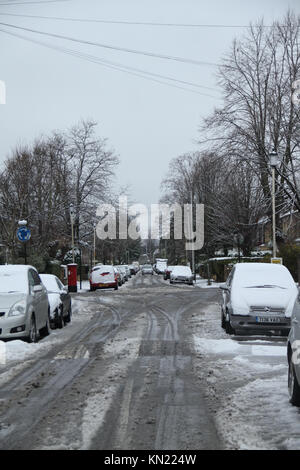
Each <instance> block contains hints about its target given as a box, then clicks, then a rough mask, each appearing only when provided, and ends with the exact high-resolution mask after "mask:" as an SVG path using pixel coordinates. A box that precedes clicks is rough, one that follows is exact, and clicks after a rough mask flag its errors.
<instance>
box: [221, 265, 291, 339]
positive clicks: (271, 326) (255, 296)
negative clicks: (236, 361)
mask: <svg viewBox="0 0 300 470" xmlns="http://www.w3.org/2000/svg"><path fill="white" fill-rule="evenodd" d="M220 287H221V289H222V291H223V299H222V304H221V325H222V327H223V328H224V329H225V330H226V332H227V333H228V334H236V333H238V332H247V333H254V334H255V333H256V334H257V333H262V332H266V333H270V332H274V333H278V334H281V335H282V336H287V335H288V333H289V330H290V326H291V314H292V310H293V306H294V303H295V299H296V297H297V292H298V290H297V287H296V284H295V282H294V280H293V278H292V276H291V274H290V272H289V271H288V269H287V268H286V267H285V266H282V265H277V264H271V263H238V264H236V265H235V266H234V268H233V269H232V271H231V273H230V275H229V277H228V279H227V282H226V284H223V285H221V286H220Z"/></svg>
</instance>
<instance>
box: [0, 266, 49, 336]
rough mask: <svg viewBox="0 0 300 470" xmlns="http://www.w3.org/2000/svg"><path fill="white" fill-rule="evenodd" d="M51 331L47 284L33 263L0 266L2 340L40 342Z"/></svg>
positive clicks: (0, 333) (0, 324)
mask: <svg viewBox="0 0 300 470" xmlns="http://www.w3.org/2000/svg"><path fill="white" fill-rule="evenodd" d="M49 332H50V324H49V305H48V295H47V291H46V288H45V287H44V286H43V284H42V282H41V279H40V277H39V275H38V272H37V270H36V269H35V268H34V267H33V266H27V265H26V266H23V265H6V266H0V340H2V339H17V338H18V339H27V340H28V341H29V342H36V341H37V339H38V337H39V335H41V336H46V335H47V334H49Z"/></svg>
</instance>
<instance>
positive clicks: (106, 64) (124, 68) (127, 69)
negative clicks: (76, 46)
mask: <svg viewBox="0 0 300 470" xmlns="http://www.w3.org/2000/svg"><path fill="white" fill-rule="evenodd" d="M0 31H1V32H3V33H6V34H9V35H11V36H14V37H17V38H20V39H23V40H26V41H29V42H33V43H35V44H38V45H41V46H44V47H48V48H50V49H54V50H57V51H59V52H63V53H65V54H68V55H71V56H75V57H77V58H80V59H83V60H87V61H89V62H92V63H96V64H98V65H102V66H104V67H108V68H110V69H114V70H119V71H121V72H125V73H128V74H130V75H135V76H137V77H140V78H144V79H148V80H151V81H154V82H157V83H161V84H163V85H168V86H173V87H175V88H179V89H183V90H185V91H189V92H193V93H197V94H200V95H202V96H208V97H210V98H218V97H217V96H213V95H209V94H205V93H200V92H199V91H197V90H194V89H192V88H187V87H183V86H178V85H174V84H173V83H167V82H163V81H161V80H158V78H160V79H164V80H168V81H172V82H176V83H179V84H181V85H187V86H191V87H196V88H205V89H210V90H213V88H210V87H205V86H203V85H199V84H197V83H193V82H188V81H184V80H178V79H175V78H173V77H168V76H165V75H161V74H156V73H153V72H148V71H146V70H142V69H138V68H135V67H129V66H126V65H124V64H120V63H117V62H112V61H108V60H105V59H102V58H99V57H96V56H93V55H90V54H86V53H83V52H80V51H76V50H72V49H66V48H62V47H60V46H55V45H52V44H49V43H45V42H43V41H39V40H36V39H32V38H28V37H26V36H24V35H21V34H18V33H13V32H11V31H7V30H5V29H2V28H0ZM152 77H154V78H152Z"/></svg>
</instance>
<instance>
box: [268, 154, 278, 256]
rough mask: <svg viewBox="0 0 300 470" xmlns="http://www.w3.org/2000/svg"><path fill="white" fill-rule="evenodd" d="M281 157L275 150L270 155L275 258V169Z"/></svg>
mask: <svg viewBox="0 0 300 470" xmlns="http://www.w3.org/2000/svg"><path fill="white" fill-rule="evenodd" d="M279 162H280V161H279V157H278V154H277V152H276V150H275V149H273V150H272V152H271V153H270V166H271V169H272V232H273V258H276V255H277V246H276V207H275V205H276V204H275V169H276V167H277V166H278V165H279Z"/></svg>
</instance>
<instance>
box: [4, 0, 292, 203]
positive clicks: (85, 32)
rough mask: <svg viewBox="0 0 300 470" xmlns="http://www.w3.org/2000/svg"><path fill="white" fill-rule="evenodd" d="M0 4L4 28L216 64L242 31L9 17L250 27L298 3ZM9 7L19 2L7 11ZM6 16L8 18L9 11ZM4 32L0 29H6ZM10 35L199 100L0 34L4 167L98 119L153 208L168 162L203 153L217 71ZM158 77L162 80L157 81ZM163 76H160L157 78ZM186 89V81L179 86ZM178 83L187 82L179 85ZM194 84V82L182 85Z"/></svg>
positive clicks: (123, 173) (137, 192)
mask: <svg viewBox="0 0 300 470" xmlns="http://www.w3.org/2000/svg"><path fill="white" fill-rule="evenodd" d="M25 1H28V2H29V0H10V1H9V0H0V22H3V23H9V24H14V25H18V26H22V27H26V28H31V29H36V30H42V31H46V32H51V33H55V34H60V35H68V36H72V37H76V38H79V39H84V40H88V41H94V42H95V41H96V42H99V43H106V44H111V45H114V46H118V47H124V48H128V49H136V50H137V49H138V50H144V51H149V52H150V51H151V52H154V53H156V54H163V55H169V56H177V57H184V58H188V59H193V60H196V61H203V62H211V63H219V62H220V60H221V58H222V56H223V54H224V53H226V51H228V49H229V47H230V44H231V42H232V40H233V39H234V37H236V36H239V35H241V34H243V28H196V27H193V28H184V27H167V26H145V25H124V24H105V23H91V22H89V23H85V22H67V21H59V20H53V19H51V20H49V19H36V18H25V17H17V16H8V15H5V14H7V13H11V14H22V15H41V16H56V17H69V18H90V19H102V20H115V21H133V22H162V23H189V24H191V23H192V24H193V23H199V24H223V25H247V24H249V22H250V21H252V22H255V21H256V20H257V19H259V18H260V17H264V19H265V23H266V24H270V23H271V22H272V20H274V19H280V18H281V17H283V16H284V14H285V12H286V11H287V9H288V8H291V9H292V10H294V11H295V12H296V13H300V1H299V0H251V1H250V0H225V1H224V0H206V1H203V0H84V1H83V0H66V1H58V2H50V1H49V2H46V0H44V1H43V0H40V1H38V0H36V3H34V2H33V0H32V1H31V3H30V2H29V3H28V4H25ZM9 3H19V4H15V5H12V4H10V5H7V4H9ZM4 13H5V14H4ZM0 28H1V26H0ZM5 29H7V30H10V31H14V32H16V33H18V34H23V35H24V36H26V37H28V38H32V39H37V40H40V41H44V42H47V43H49V44H52V45H54V46H56V47H57V46H58V47H63V48H68V49H72V50H76V51H80V52H84V53H87V54H91V55H94V56H97V57H99V58H101V59H105V60H110V61H113V62H118V63H122V64H125V65H126V66H130V67H136V68H140V69H144V70H147V71H149V72H151V73H155V74H160V75H167V76H170V77H174V78H176V79H178V80H183V81H188V82H194V83H197V84H200V85H203V86H204V87H210V88H212V90H207V89H201V88H194V90H197V91H198V92H200V93H204V94H208V95H211V96H203V95H201V94H196V93H192V92H190V91H186V90H183V89H179V88H175V87H171V86H167V85H163V84H160V83H157V82H154V81H150V80H149V81H148V80H145V79H143V78H140V77H137V76H133V75H129V74H126V73H123V72H120V71H118V70H112V69H110V68H107V67H104V66H103V65H99V64H95V63H92V62H87V61H84V60H82V59H79V58H78V57H74V56H70V55H66V54H63V53H62V52H60V51H57V50H52V49H48V48H45V47H42V46H40V45H37V44H33V43H31V42H27V41H25V40H22V39H20V38H15V37H11V36H8V35H6V34H5V33H3V32H0V50H1V64H0V65H1V67H0V80H4V81H5V83H6V88H7V104H6V105H1V106H0V123H1V133H0V136H1V138H0V164H2V162H3V160H4V159H5V157H6V156H7V155H8V154H9V152H10V151H11V149H12V148H13V147H14V146H15V145H16V144H20V143H29V142H31V141H32V140H33V139H34V138H35V137H37V136H39V135H41V134H47V133H50V132H51V131H52V130H54V129H66V128H68V127H70V126H71V125H73V124H74V123H76V122H77V121H79V120H80V119H82V118H83V119H87V118H91V119H93V120H96V121H97V122H98V123H99V128H98V130H99V134H100V135H101V136H102V137H107V138H108V139H109V143H110V145H111V146H112V147H114V149H115V150H116V152H117V153H118V154H119V156H120V161H121V163H120V166H119V169H118V173H117V183H118V185H119V186H121V185H122V186H123V185H128V184H129V185H130V187H131V196H132V198H133V199H134V200H135V201H136V202H140V203H146V204H150V203H155V202H157V201H158V199H159V196H160V183H161V180H162V178H163V177H164V175H165V174H166V172H167V170H168V165H169V162H170V160H171V159H172V158H173V157H175V156H177V155H179V154H181V153H184V152H188V151H191V150H196V148H197V145H196V144H195V140H196V139H197V138H198V136H199V135H198V131H197V129H198V126H199V124H200V123H201V120H202V119H203V118H204V117H205V116H207V115H208V114H209V113H210V112H212V110H213V109H214V107H215V106H218V105H219V104H220V103H221V101H220V93H219V90H218V88H217V86H216V79H215V73H216V67H215V66H214V65H207V64H206V65H195V64H189V63H181V62H178V61H171V60H166V59H159V58H153V57H147V56H143V55H136V54H130V53H125V52H121V51H114V50H110V49H104V48H100V47H94V46H91V45H82V44H78V43H74V42H73V43H72V42H69V41H66V40H63V39H55V38H47V37H43V36H40V35H37V34H34V33H29V32H22V31H17V30H13V29H12V28H9V27H6V28H5ZM156 78H157V77H156ZM157 79H158V78H157ZM177 85H179V84H177ZM179 86H180V85H179ZM182 87H184V88H188V86H187V85H182Z"/></svg>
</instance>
